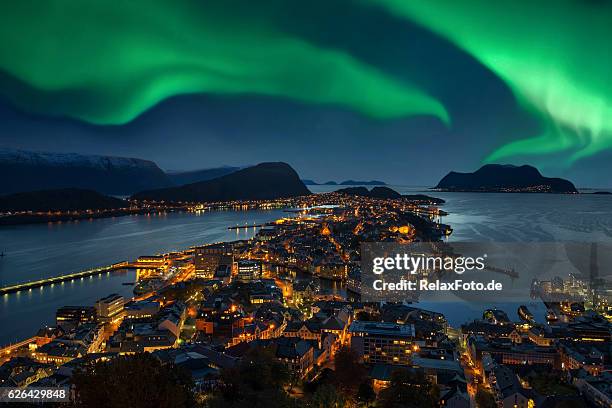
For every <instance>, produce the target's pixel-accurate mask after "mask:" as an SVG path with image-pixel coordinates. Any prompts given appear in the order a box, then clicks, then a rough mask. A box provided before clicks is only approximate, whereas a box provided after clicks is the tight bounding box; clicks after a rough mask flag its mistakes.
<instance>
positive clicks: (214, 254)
mask: <svg viewBox="0 0 612 408" xmlns="http://www.w3.org/2000/svg"><path fill="white" fill-rule="evenodd" d="M193 262H194V265H195V273H196V277H198V278H204V279H212V278H213V276H214V275H215V272H216V271H217V268H218V267H219V265H230V266H231V265H232V264H233V263H234V248H233V246H232V245H231V244H230V243H220V244H213V245H206V246H202V247H197V248H195V250H194V255H193Z"/></svg>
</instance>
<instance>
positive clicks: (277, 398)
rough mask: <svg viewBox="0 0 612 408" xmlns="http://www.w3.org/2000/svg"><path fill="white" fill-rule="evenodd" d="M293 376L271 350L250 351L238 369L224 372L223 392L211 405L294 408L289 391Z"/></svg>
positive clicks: (217, 395) (221, 391) (294, 402)
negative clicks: (288, 386) (287, 389)
mask: <svg viewBox="0 0 612 408" xmlns="http://www.w3.org/2000/svg"><path fill="white" fill-rule="evenodd" d="M289 380H290V375H289V371H288V370H287V368H286V367H285V366H284V365H283V364H282V363H280V362H279V361H277V360H276V359H275V358H274V355H273V354H272V351H271V350H269V349H263V348H258V349H254V350H252V351H250V352H249V353H248V354H247V355H246V356H245V357H244V358H243V360H242V362H241V363H240V365H239V366H238V367H236V368H232V369H226V370H223V371H222V373H221V381H222V384H223V385H222V386H221V388H220V389H219V390H218V391H217V392H216V393H215V394H214V395H213V396H212V397H211V398H210V399H209V400H208V401H207V405H208V406H209V407H211V408H217V407H219V408H221V407H223V408H230V407H231V408H242V407H245V408H258V407H262V408H290V407H294V406H296V401H295V400H293V399H292V398H290V397H289V396H288V395H287V392H286V391H285V387H286V385H287V384H288V383H289Z"/></svg>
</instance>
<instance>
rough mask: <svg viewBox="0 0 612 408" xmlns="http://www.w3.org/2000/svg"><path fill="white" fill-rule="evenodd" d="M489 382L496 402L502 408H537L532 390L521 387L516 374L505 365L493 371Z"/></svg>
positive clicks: (498, 366) (496, 367) (497, 366)
mask: <svg viewBox="0 0 612 408" xmlns="http://www.w3.org/2000/svg"><path fill="white" fill-rule="evenodd" d="M489 382H490V384H491V386H492V388H493V392H494V395H495V401H496V402H497V405H498V406H499V407H500V408H533V407H534V406H535V403H534V400H533V398H532V395H531V392H530V390H527V389H525V388H523V387H522V386H521V383H520V382H519V380H518V378H517V376H516V374H514V372H513V371H512V370H511V369H510V368H509V367H506V366H504V365H496V366H495V367H494V368H493V370H492V371H491V375H490V377H489Z"/></svg>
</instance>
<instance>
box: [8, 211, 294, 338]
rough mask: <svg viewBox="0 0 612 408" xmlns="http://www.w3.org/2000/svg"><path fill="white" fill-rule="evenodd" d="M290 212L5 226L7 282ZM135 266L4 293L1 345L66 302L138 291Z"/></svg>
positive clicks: (162, 247)
mask: <svg viewBox="0 0 612 408" xmlns="http://www.w3.org/2000/svg"><path fill="white" fill-rule="evenodd" d="M283 216H287V213H285V212H283V211H282V210H267V211H215V212H204V213H200V214H193V213H168V214H164V215H151V216H145V215H138V216H126V217H116V218H104V219H98V220H92V221H79V222H71V223H61V224H59V223H53V224H33V225H20V226H11V227H2V228H0V252H1V251H4V253H5V256H4V257H0V285H3V286H4V285H8V284H12V283H18V282H24V281H29V280H35V279H40V278H43V277H50V276H57V275H63V274H66V273H70V272H76V271H81V270H84V269H88V268H91V267H94V266H101V265H108V264H112V263H115V262H120V261H124V260H132V259H135V258H137V257H138V256H140V255H151V254H157V253H165V252H170V251H174V250H179V249H185V248H188V247H190V246H193V245H201V244H205V243H212V242H218V241H230V240H236V239H247V238H250V237H252V236H253V235H254V234H255V232H256V230H255V229H254V228H241V229H239V230H228V227H229V226H236V225H239V226H244V225H253V224H260V223H265V222H268V221H272V220H275V219H277V218H281V217H283ZM134 280H135V275H134V272H130V271H123V272H115V273H110V274H104V275H99V276H94V277H91V278H85V279H83V280H77V281H73V282H65V283H64V284H58V285H54V286H53V287H49V286H47V287H44V288H42V289H34V290H32V291H27V292H19V293H16V294H10V295H5V296H2V297H1V298H0V321H1V322H2V327H3V330H2V331H1V332H0V345H1V344H6V343H9V342H14V341H15V340H20V339H23V338H26V337H29V336H32V335H33V334H34V333H35V332H36V330H37V329H38V328H40V327H41V325H53V324H54V323H55V310H56V309H57V308H59V307H61V306H65V305H92V304H93V303H94V302H95V301H96V300H97V299H99V298H101V297H103V296H106V295H108V294H110V293H114V292H116V293H120V294H122V295H124V296H132V289H133V287H132V286H127V285H123V284H122V283H124V282H133V281H134Z"/></svg>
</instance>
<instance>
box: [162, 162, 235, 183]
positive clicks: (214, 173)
mask: <svg viewBox="0 0 612 408" xmlns="http://www.w3.org/2000/svg"><path fill="white" fill-rule="evenodd" d="M240 169H242V167H234V166H223V167H214V168H210V169H201V170H192V171H172V172H171V171H167V172H166V175H167V176H168V178H169V179H170V181H172V183H173V184H174V185H176V186H182V185H184V184H192V183H197V182H200V181H206V180H212V179H215V178H218V177H222V176H225V175H227V174H231V173H234V172H236V171H238V170H240Z"/></svg>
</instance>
